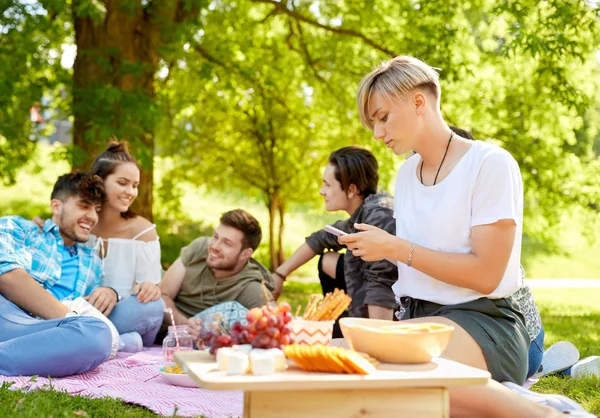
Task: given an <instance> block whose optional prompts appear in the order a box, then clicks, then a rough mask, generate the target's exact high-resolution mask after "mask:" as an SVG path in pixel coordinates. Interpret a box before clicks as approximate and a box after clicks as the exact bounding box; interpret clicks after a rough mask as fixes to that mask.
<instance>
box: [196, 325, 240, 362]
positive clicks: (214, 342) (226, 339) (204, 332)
mask: <svg viewBox="0 0 600 418" xmlns="http://www.w3.org/2000/svg"><path fill="white" fill-rule="evenodd" d="M234 344H237V342H236V341H234V340H233V338H231V335H230V334H229V333H228V331H227V327H226V325H225V322H224V320H223V318H221V317H220V316H218V317H217V318H216V319H215V321H214V322H212V323H210V324H208V325H206V326H203V327H202V329H201V330H200V340H199V341H198V346H199V347H198V348H203V347H208V348H209V349H210V354H213V355H215V354H217V350H218V349H219V348H222V347H231V346H232V345H234Z"/></svg>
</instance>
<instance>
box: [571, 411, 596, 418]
mask: <svg viewBox="0 0 600 418" xmlns="http://www.w3.org/2000/svg"><path fill="white" fill-rule="evenodd" d="M566 414H567V415H568V416H570V417H573V418H598V417H597V416H596V415H594V414H591V413H589V412H585V411H584V412H581V411H577V412H567V413H566Z"/></svg>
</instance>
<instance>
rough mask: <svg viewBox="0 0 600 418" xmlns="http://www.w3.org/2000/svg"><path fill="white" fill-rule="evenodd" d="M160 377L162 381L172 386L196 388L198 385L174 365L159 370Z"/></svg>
mask: <svg viewBox="0 0 600 418" xmlns="http://www.w3.org/2000/svg"><path fill="white" fill-rule="evenodd" d="M160 375H161V376H162V378H163V379H165V380H166V381H167V382H169V383H170V384H172V385H174V386H185V387H189V388H197V387H198V385H197V384H196V382H194V381H193V380H192V378H191V377H189V376H188V375H187V374H185V372H184V371H183V370H182V369H181V367H179V366H178V365H176V364H167V365H166V366H163V367H161V368H160Z"/></svg>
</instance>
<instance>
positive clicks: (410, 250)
mask: <svg viewBox="0 0 600 418" xmlns="http://www.w3.org/2000/svg"><path fill="white" fill-rule="evenodd" d="M416 246H417V244H415V243H414V242H413V243H412V244H411V246H410V249H409V250H408V260H407V261H406V265H407V266H408V267H410V266H411V264H412V255H413V251H414V249H415V247H416Z"/></svg>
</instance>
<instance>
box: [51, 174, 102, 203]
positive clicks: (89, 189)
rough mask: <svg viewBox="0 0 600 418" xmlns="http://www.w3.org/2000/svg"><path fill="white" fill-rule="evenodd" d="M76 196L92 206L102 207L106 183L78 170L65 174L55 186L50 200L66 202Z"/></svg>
mask: <svg viewBox="0 0 600 418" xmlns="http://www.w3.org/2000/svg"><path fill="white" fill-rule="evenodd" d="M74 196H76V197H79V198H81V199H82V200H84V201H86V202H89V203H90V204H93V205H101V204H102V203H103V202H104V199H105V197H106V195H105V193H104V182H103V181H102V179H101V178H100V177H98V176H96V175H94V174H92V173H88V172H80V171H78V170H75V171H73V172H71V173H67V174H63V175H62V176H60V177H59V178H58V180H57V181H56V183H55V184H54V188H53V189H52V194H51V195H50V198H51V199H57V200H60V201H61V202H66V201H67V200H68V199H69V198H71V197H74Z"/></svg>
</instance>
